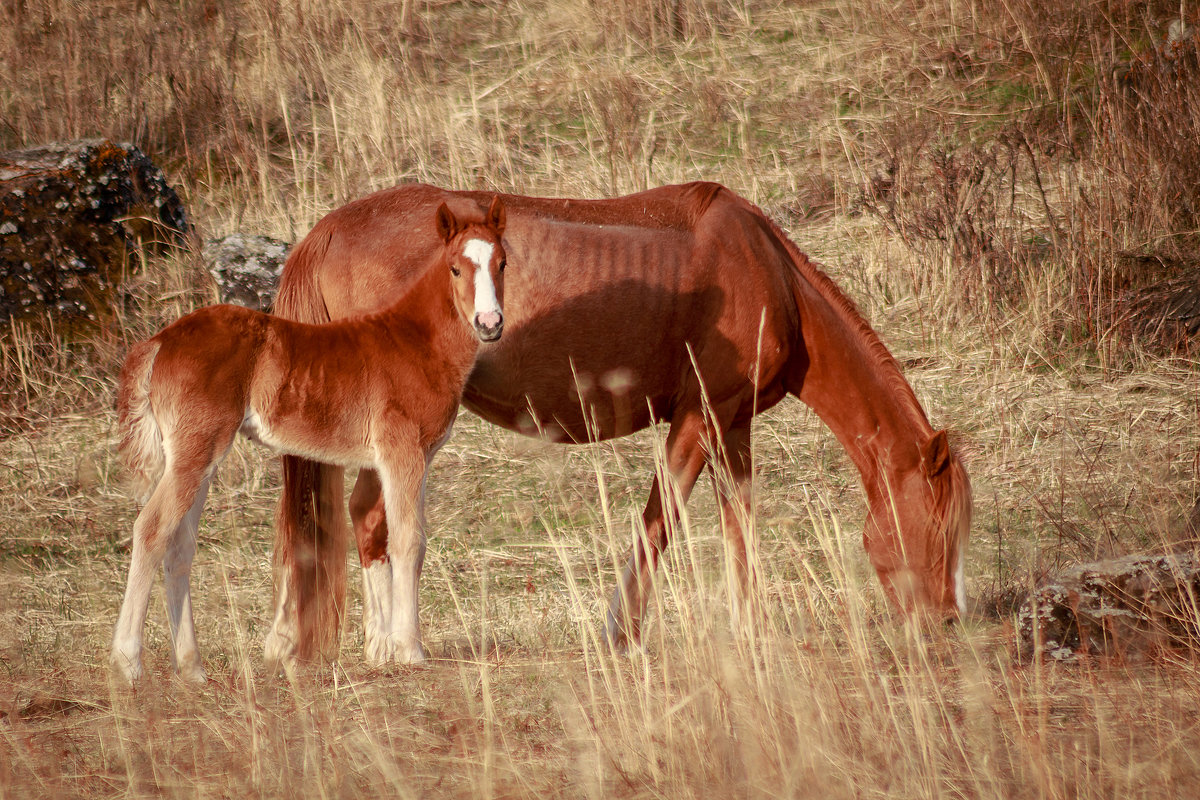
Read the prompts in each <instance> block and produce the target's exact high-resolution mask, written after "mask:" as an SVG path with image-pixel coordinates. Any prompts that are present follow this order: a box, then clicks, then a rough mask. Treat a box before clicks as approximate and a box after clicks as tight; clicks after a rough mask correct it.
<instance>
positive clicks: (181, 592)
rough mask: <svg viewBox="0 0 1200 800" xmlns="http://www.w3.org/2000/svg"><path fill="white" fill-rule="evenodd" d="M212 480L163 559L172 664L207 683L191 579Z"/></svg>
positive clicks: (204, 485) (199, 493)
mask: <svg viewBox="0 0 1200 800" xmlns="http://www.w3.org/2000/svg"><path fill="white" fill-rule="evenodd" d="M211 482H212V479H211V478H209V479H207V480H205V481H204V482H203V483H202V484H201V485H200V490H199V491H197V492H196V499H195V501H194V502H193V503H192V507H191V508H190V509H188V512H187V514H185V515H184V517H183V520H182V521H181V522H180V523H179V527H178V528H176V529H175V533H174V535H172V536H171V540H170V542H168V543H167V553H166V557H165V558H164V559H163V581H164V585H165V586H166V599H167V620H168V622H170V624H171V662H172V663H173V664H174V666H175V669H176V670H177V671H178V672H179V674H180V676H181V677H183V678H184V679H185V680H188V681H191V682H193V683H204V682H205V681H206V680H207V678H206V677H205V675H204V667H203V666H202V665H201V663H200V649H199V647H198V645H197V644H196V624H195V622H194V620H193V617H192V595H191V587H190V584H189V576H190V575H191V570H192V558H193V557H194V556H195V555H196V534H197V531H198V530H199V527H200V513H201V512H202V511H203V510H204V501H205V499H206V498H207V497H208V487H209V484H210V483H211Z"/></svg>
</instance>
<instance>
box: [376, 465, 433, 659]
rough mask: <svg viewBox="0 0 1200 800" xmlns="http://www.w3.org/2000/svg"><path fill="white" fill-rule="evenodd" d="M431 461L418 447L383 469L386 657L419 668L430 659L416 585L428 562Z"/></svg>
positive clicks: (381, 473)
mask: <svg viewBox="0 0 1200 800" xmlns="http://www.w3.org/2000/svg"><path fill="white" fill-rule="evenodd" d="M428 463H429V462H428V461H426V460H425V459H424V458H423V457H422V456H421V454H420V450H419V449H417V448H413V452H412V453H411V457H409V458H407V459H403V460H397V461H396V462H395V463H392V464H390V465H388V466H386V467H381V469H380V471H379V472H380V478H381V479H382V482H383V499H384V505H385V507H386V509H387V522H388V540H387V554H388V561H389V562H390V563H391V567H392V581H391V586H392V606H391V622H392V627H391V632H390V634H389V636H388V639H387V647H386V649H385V653H384V659H385V660H389V659H394V660H395V661H398V662H400V663H401V664H419V663H420V662H422V661H424V660H425V651H424V649H423V648H422V647H421V621H420V617H419V614H418V605H419V602H418V601H419V597H418V593H417V586H418V584H419V583H420V580H421V567H422V565H423V564H424V562H425V515H424V509H423V507H422V506H423V498H422V493H423V490H424V485H425V471H426V469H427V468H428Z"/></svg>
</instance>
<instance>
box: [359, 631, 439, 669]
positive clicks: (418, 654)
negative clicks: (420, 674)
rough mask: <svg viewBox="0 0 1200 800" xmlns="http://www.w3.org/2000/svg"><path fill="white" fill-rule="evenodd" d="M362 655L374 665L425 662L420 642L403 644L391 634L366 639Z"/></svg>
mask: <svg viewBox="0 0 1200 800" xmlns="http://www.w3.org/2000/svg"><path fill="white" fill-rule="evenodd" d="M364 655H365V656H366V659H367V663H368V664H371V665H372V666H376V667H379V666H383V665H384V664H389V663H395V664H423V663H425V649H424V648H423V647H421V643H420V642H415V643H412V644H405V643H403V642H401V641H399V640H398V639H396V638H395V637H392V636H385V637H382V638H380V639H375V640H373V641H368V642H367V646H366V648H365V653H364Z"/></svg>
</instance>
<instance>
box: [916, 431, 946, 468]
mask: <svg viewBox="0 0 1200 800" xmlns="http://www.w3.org/2000/svg"><path fill="white" fill-rule="evenodd" d="M921 461H922V463H923V466H924V467H925V474H926V475H928V476H929V477H931V478H932V477H934V476H935V475H938V474H940V473H941V471H942V470H944V469H945V468H946V467H948V466H950V442H949V440H948V439H947V438H946V432H945V431H938V432H937V433H935V434H933V435H932V436H930V437H929V441H927V442H925V446H924V447H923V448H922V449H921Z"/></svg>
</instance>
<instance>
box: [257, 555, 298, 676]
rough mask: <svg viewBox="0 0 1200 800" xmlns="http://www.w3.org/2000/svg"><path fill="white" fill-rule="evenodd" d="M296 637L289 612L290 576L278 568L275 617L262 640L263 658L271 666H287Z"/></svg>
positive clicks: (290, 661)
mask: <svg viewBox="0 0 1200 800" xmlns="http://www.w3.org/2000/svg"><path fill="white" fill-rule="evenodd" d="M296 638H297V632H296V620H295V619H293V617H292V612H291V576H290V575H288V574H287V572H286V571H285V570H280V580H279V597H278V599H277V600H276V605H275V619H274V620H272V622H271V630H270V631H268V632H267V637H266V639H264V640H263V660H264V661H266V662H267V664H270V665H273V666H282V667H285V668H289V667H290V665H291V663H292V654H293V653H295V652H296Z"/></svg>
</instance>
